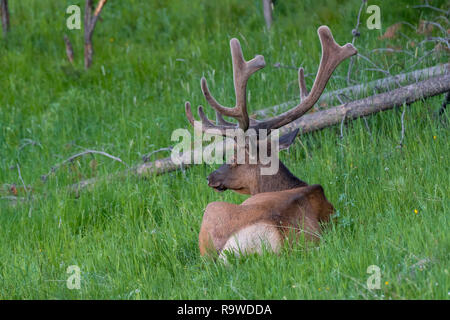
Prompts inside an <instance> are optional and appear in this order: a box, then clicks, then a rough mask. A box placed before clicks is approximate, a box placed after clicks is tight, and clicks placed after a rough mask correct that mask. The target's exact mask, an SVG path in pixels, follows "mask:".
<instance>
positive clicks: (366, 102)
mask: <svg viewBox="0 0 450 320" xmlns="http://www.w3.org/2000/svg"><path fill="white" fill-rule="evenodd" d="M447 91H450V73H448V74H444V75H441V76H437V77H433V78H430V79H427V80H424V81H421V82H418V83H414V84H410V85H408V86H405V87H401V88H398V89H395V90H392V91H389V92H385V93H380V94H377V95H374V96H370V97H367V98H364V99H361V100H356V101H352V102H349V103H345V104H341V105H339V106H337V107H334V108H330V109H327V110H322V111H318V112H314V113H309V114H305V115H304V116H303V117H301V118H300V119H297V120H295V121H293V122H292V123H290V124H289V125H286V126H284V127H283V128H281V133H283V132H287V131H290V130H293V129H296V128H300V130H301V132H302V133H306V132H311V131H315V130H320V129H323V128H325V127H329V126H332V125H334V124H338V123H340V122H341V121H342V119H343V118H344V117H345V118H346V119H347V120H349V119H355V118H359V117H365V116H368V115H371V114H373V113H376V112H380V111H384V110H388V109H392V108H394V107H397V106H401V105H403V104H411V103H413V102H415V101H417V100H420V99H423V98H429V97H433V96H435V95H438V94H442V93H445V92H447Z"/></svg>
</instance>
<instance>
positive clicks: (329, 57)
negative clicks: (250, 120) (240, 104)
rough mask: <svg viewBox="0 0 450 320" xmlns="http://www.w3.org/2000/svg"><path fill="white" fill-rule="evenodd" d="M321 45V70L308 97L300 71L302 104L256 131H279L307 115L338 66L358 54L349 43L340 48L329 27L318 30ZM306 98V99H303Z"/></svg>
mask: <svg viewBox="0 0 450 320" xmlns="http://www.w3.org/2000/svg"><path fill="white" fill-rule="evenodd" d="M317 33H318V35H319V39H320V43H321V45H322V58H321V60H320V65H319V70H318V72H317V75H316V79H315V80H314V84H313V87H312V89H311V91H310V93H309V94H308V95H306V86H305V80H304V75H303V70H299V85H300V91H301V98H302V100H301V102H300V104H298V105H297V106H296V107H294V108H293V109H291V110H289V111H286V112H284V113H282V114H280V115H279V116H276V117H273V118H271V119H269V120H266V121H261V122H259V123H258V124H256V125H255V127H254V128H255V129H278V128H280V127H282V126H284V125H286V124H288V123H290V122H292V121H294V120H296V119H298V118H300V117H301V116H302V115H303V114H305V113H306V112H307V111H308V110H309V109H311V108H312V107H313V106H314V104H315V103H316V102H317V100H319V97H320V96H321V94H322V92H323V90H324V89H325V86H326V85H327V83H328V80H329V79H330V77H331V74H332V73H333V71H334V70H335V69H336V68H337V66H338V65H339V64H340V63H341V62H342V61H343V60H345V59H347V58H348V57H350V56H352V55H355V54H356V53H357V51H356V49H355V47H354V46H353V45H352V44H350V43H347V44H346V45H344V46H340V45H338V44H337V43H336V41H334V38H333V35H332V34H331V31H330V29H329V28H328V27H327V26H321V27H319V29H318V30H317ZM303 97H304V99H303Z"/></svg>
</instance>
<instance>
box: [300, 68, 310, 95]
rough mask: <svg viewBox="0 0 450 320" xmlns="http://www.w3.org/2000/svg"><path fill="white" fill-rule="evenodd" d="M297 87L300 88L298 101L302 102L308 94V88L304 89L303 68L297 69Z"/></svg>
mask: <svg viewBox="0 0 450 320" xmlns="http://www.w3.org/2000/svg"><path fill="white" fill-rule="evenodd" d="M298 87H299V88H300V102H302V101H303V100H305V98H306V97H307V96H308V89H306V83H305V72H304V70H303V68H300V69H298Z"/></svg>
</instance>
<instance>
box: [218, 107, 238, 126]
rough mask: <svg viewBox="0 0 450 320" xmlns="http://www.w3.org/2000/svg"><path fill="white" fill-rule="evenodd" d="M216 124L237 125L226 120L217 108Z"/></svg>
mask: <svg viewBox="0 0 450 320" xmlns="http://www.w3.org/2000/svg"><path fill="white" fill-rule="evenodd" d="M216 124H221V125H225V126H235V124H234V123H233V122H228V121H226V120H225V119H224V118H223V116H222V115H221V114H220V112H219V111H217V110H216Z"/></svg>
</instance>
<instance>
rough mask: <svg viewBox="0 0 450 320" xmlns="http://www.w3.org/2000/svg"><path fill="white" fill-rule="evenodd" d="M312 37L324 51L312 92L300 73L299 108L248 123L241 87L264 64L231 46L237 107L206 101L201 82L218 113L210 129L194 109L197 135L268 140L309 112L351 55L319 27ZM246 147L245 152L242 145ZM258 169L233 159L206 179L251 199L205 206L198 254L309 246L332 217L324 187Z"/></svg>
mask: <svg viewBox="0 0 450 320" xmlns="http://www.w3.org/2000/svg"><path fill="white" fill-rule="evenodd" d="M317 33H318V36H319V39H320V43H321V46H322V57H321V61H320V65H319V69H318V72H317V75H316V78H315V80H314V84H313V87H312V89H311V91H310V92H309V93H308V92H307V89H306V85H305V79H304V71H303V69H302V68H300V69H299V72H298V80H299V87H300V103H299V104H298V105H297V106H296V107H294V108H292V109H291V110H289V111H286V112H284V113H282V114H280V115H278V116H275V117H273V118H270V119H267V120H264V121H258V120H255V119H251V118H249V116H248V112H247V98H246V87H247V81H248V79H249V77H250V76H251V75H252V74H253V73H255V72H256V71H258V70H260V69H262V68H264V67H265V61H264V57H263V56H261V55H257V56H255V58H253V59H252V60H250V61H246V60H245V59H244V57H243V54H242V49H241V46H240V43H239V41H238V40H237V39H231V41H230V47H231V56H232V62H233V78H234V88H235V95H236V105H235V107H233V108H229V107H225V106H222V105H220V104H219V103H218V102H217V100H216V99H215V98H214V97H213V96H212V95H211V93H210V91H209V89H208V86H207V83H206V79H205V78H204V77H203V78H202V79H201V88H202V92H203V95H204V96H205V98H206V100H207V102H208V103H209V105H210V106H211V107H212V108H213V109H214V110H215V112H216V123H214V122H213V121H211V120H210V119H208V117H207V116H206V115H205V113H204V111H203V108H202V106H199V107H198V115H199V117H200V118H201V121H202V130H203V131H206V132H207V131H208V130H210V129H214V130H215V132H216V133H217V134H220V135H222V136H229V135H228V134H227V132H230V130H235V129H241V130H243V131H244V132H245V131H248V130H249V129H254V130H256V132H259V131H258V130H260V129H266V130H267V131H269V133H270V132H273V130H275V129H278V128H281V127H282V126H284V125H286V124H288V123H290V122H292V121H294V120H296V119H298V118H299V117H301V116H302V115H303V114H305V113H306V112H307V111H308V110H310V109H311V108H312V107H313V106H314V104H315V103H316V102H317V100H318V99H319V97H320V96H321V94H322V92H323V90H324V89H325V86H326V84H327V82H328V80H329V79H330V77H331V74H332V73H333V71H334V70H335V69H336V67H337V66H338V65H339V64H340V63H341V62H342V61H343V60H345V59H346V58H348V57H350V56H352V55H354V54H356V53H357V51H356V49H355V48H354V47H353V45H351V44H349V43H348V44H346V45H344V46H339V45H338V44H337V43H336V42H335V40H334V38H333V35H332V34H331V31H330V29H329V28H328V27H327V26H321V27H320V28H319V29H318V31H317ZM185 111H186V116H187V118H188V120H189V122H190V123H191V124H192V125H194V117H193V115H192V111H191V105H190V103H189V102H186V104H185ZM223 116H228V117H232V118H234V119H236V120H237V123H236V124H235V123H232V122H228V121H226V120H225V119H224V118H223ZM297 133H298V130H296V131H294V132H291V133H288V134H286V135H284V136H282V137H281V138H280V139H279V146H280V149H284V148H287V147H289V145H290V144H291V143H292V142H293V141H294V139H295V136H296V135H297ZM262 143H267V139H265V140H261V139H259V137H258V145H261V144H262ZM244 148H248V142H247V144H245V146H244ZM276 159H277V161H279V160H278V158H276ZM263 166H264V164H262V163H261V162H260V161H259V159H258V161H257V163H256V164H255V163H253V164H251V163H249V162H248V156H246V157H245V161H244V163H238V162H236V159H235V158H234V159H233V161H231V162H229V163H226V164H223V165H222V166H221V167H220V168H219V169H217V170H216V171H214V172H212V173H211V174H210V175H209V176H208V185H209V186H210V187H212V188H214V189H215V190H216V191H224V190H227V189H230V190H233V191H235V192H238V193H243V194H250V195H251V197H250V198H248V199H247V200H245V201H244V202H243V203H242V204H240V205H236V204H232V203H227V202H212V203H209V204H208V206H207V207H206V209H205V212H204V215H203V221H202V226H201V230H200V235H199V248H200V254H201V255H205V254H206V253H210V252H217V253H218V254H219V255H220V256H221V257H225V255H224V252H225V251H227V250H229V251H231V252H233V253H235V254H239V252H241V253H260V252H261V251H262V249H263V247H266V248H268V249H270V250H273V251H275V252H277V251H278V250H279V249H280V248H281V247H282V245H283V241H284V239H287V238H289V239H294V240H295V239H298V237H299V236H300V235H302V234H303V235H304V237H305V239H306V240H308V241H314V240H317V239H318V238H319V235H320V233H321V224H322V223H326V222H328V221H329V219H330V215H331V214H332V213H333V212H334V208H333V206H332V204H331V203H330V202H329V201H328V200H327V198H326V197H325V194H324V190H323V188H322V187H321V186H320V185H317V184H316V185H308V184H307V183H306V182H304V181H302V180H300V179H298V178H297V177H295V176H294V175H293V174H292V173H291V172H290V171H289V170H288V169H287V168H286V167H285V166H284V165H283V163H281V162H279V170H278V172H277V173H276V174H273V175H262V174H261V170H260V169H261V167H263ZM290 235H294V237H291V236H290Z"/></svg>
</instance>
